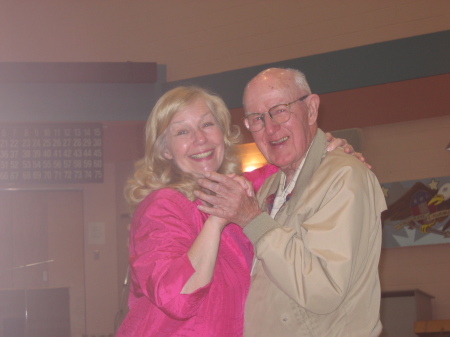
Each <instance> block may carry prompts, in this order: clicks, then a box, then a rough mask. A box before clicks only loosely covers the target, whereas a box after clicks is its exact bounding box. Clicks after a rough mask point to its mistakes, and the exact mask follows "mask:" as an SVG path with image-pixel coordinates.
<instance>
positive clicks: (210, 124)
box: [203, 122, 214, 127]
mask: <svg viewBox="0 0 450 337" xmlns="http://www.w3.org/2000/svg"><path fill="white" fill-rule="evenodd" d="M212 125H214V123H213V122H206V123H205V124H203V126H204V127H207V126H212Z"/></svg>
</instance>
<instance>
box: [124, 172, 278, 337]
mask: <svg viewBox="0 0 450 337" xmlns="http://www.w3.org/2000/svg"><path fill="white" fill-rule="evenodd" d="M275 171H277V168H276V167H273V166H271V165H267V166H265V167H263V168H261V169H259V170H257V171H253V172H252V173H250V174H246V177H247V179H249V180H251V181H252V182H254V185H255V188H256V189H258V188H259V187H260V186H261V184H262V182H263V181H264V179H265V178H266V177H267V176H269V175H271V174H272V173H274V172H275ZM199 203H200V201H198V200H197V201H194V202H191V201H189V200H188V199H187V198H186V197H185V196H184V195H183V194H181V193H180V192H177V191H175V190H173V189H169V188H165V189H161V190H158V191H155V192H153V193H151V194H150V195H148V196H147V197H146V198H145V199H144V200H143V201H142V202H141V204H140V205H139V207H138V209H137V210H136V212H135V214H134V216H133V219H132V223H131V229H130V247H129V252H130V257H129V261H130V280H131V285H130V294H129V299H128V306H129V312H128V314H127V316H126V317H125V319H124V321H123V323H122V325H121V326H120V328H119V330H118V332H117V334H116V337H150V336H158V337H164V336H185V337H186V336H192V337H194V336H195V337H200V336H211V337H212V336H214V337H221V336H227V337H240V336H242V334H243V324H244V304H245V299H246V297H247V294H248V290H249V286H250V268H251V263H252V259H253V247H252V245H251V243H250V241H249V240H248V239H247V237H246V236H245V235H244V234H243V232H242V229H241V228H240V227H239V226H237V225H235V224H230V225H228V226H226V227H225V228H224V230H223V232H222V236H221V241H220V247H219V252H218V257H217V262H216V267H215V269H214V275H213V280H212V281H211V282H210V283H209V284H208V285H206V286H205V287H203V288H201V289H198V290H197V291H195V292H194V293H192V294H180V292H181V289H182V288H183V286H184V284H185V283H186V281H187V280H188V279H189V278H190V277H191V275H192V274H193V273H194V269H193V267H192V265H191V263H190V261H189V259H188V257H187V251H188V250H189V248H190V247H191V245H192V243H193V241H194V240H195V238H196V237H197V236H198V234H199V232H200V230H201V228H202V226H203V223H204V222H205V220H206V219H207V217H208V216H207V215H206V214H204V213H202V212H200V211H199V210H198V209H197V205H198V204H199Z"/></svg>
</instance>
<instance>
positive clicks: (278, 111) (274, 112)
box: [272, 107, 287, 115]
mask: <svg viewBox="0 0 450 337" xmlns="http://www.w3.org/2000/svg"><path fill="white" fill-rule="evenodd" d="M286 110H287V109H286V107H281V108H278V109H275V110H274V111H272V115H278V114H282V113H284V112H286Z"/></svg>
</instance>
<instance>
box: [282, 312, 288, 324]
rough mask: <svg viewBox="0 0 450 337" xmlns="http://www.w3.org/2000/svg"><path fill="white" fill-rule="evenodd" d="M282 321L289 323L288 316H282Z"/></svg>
mask: <svg viewBox="0 0 450 337" xmlns="http://www.w3.org/2000/svg"><path fill="white" fill-rule="evenodd" d="M281 320H282V321H283V322H284V323H286V322H287V321H288V315H287V314H283V315H281Z"/></svg>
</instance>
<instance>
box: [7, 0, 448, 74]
mask: <svg viewBox="0 0 450 337" xmlns="http://www.w3.org/2000/svg"><path fill="white" fill-rule="evenodd" d="M0 6H1V11H0V46H1V53H0V61H2V62H12V61H13V62H126V61H133V62H142V61H144V62H148V61H153V62H157V63H158V64H165V65H167V80H168V81H175V80H180V79H186V78H192V77H196V76H201V75H207V74H213V73H220V72H223V71H228V70H234V69H241V68H245V67H251V66H255V65H260V64H266V63H271V62H277V61H283V60H288V59H293V58H298V57H304V56H308V55H316V54H321V53H326V52H330V51H336V50H342V49H347V48H352V47H356V46H362V45H367V44H373V43H378V42H382V41H389V40H396V39H401V38H406V37H410V36H417V35H422V34H427V33H433V32H438V31H443V30H446V29H449V28H450V16H449V15H450V3H449V2H448V1H447V0H433V1H429V0H380V1H369V0H363V1H361V0H346V1H335V0H320V1H292V0H280V1H273V0H247V1H241V0H227V1H210V0H190V1H182V0H166V1H125V2H124V1H121V0H110V1H69V0H65V1H58V0H40V1H26V2H23V1H14V0H1V1H0Z"/></svg>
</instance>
